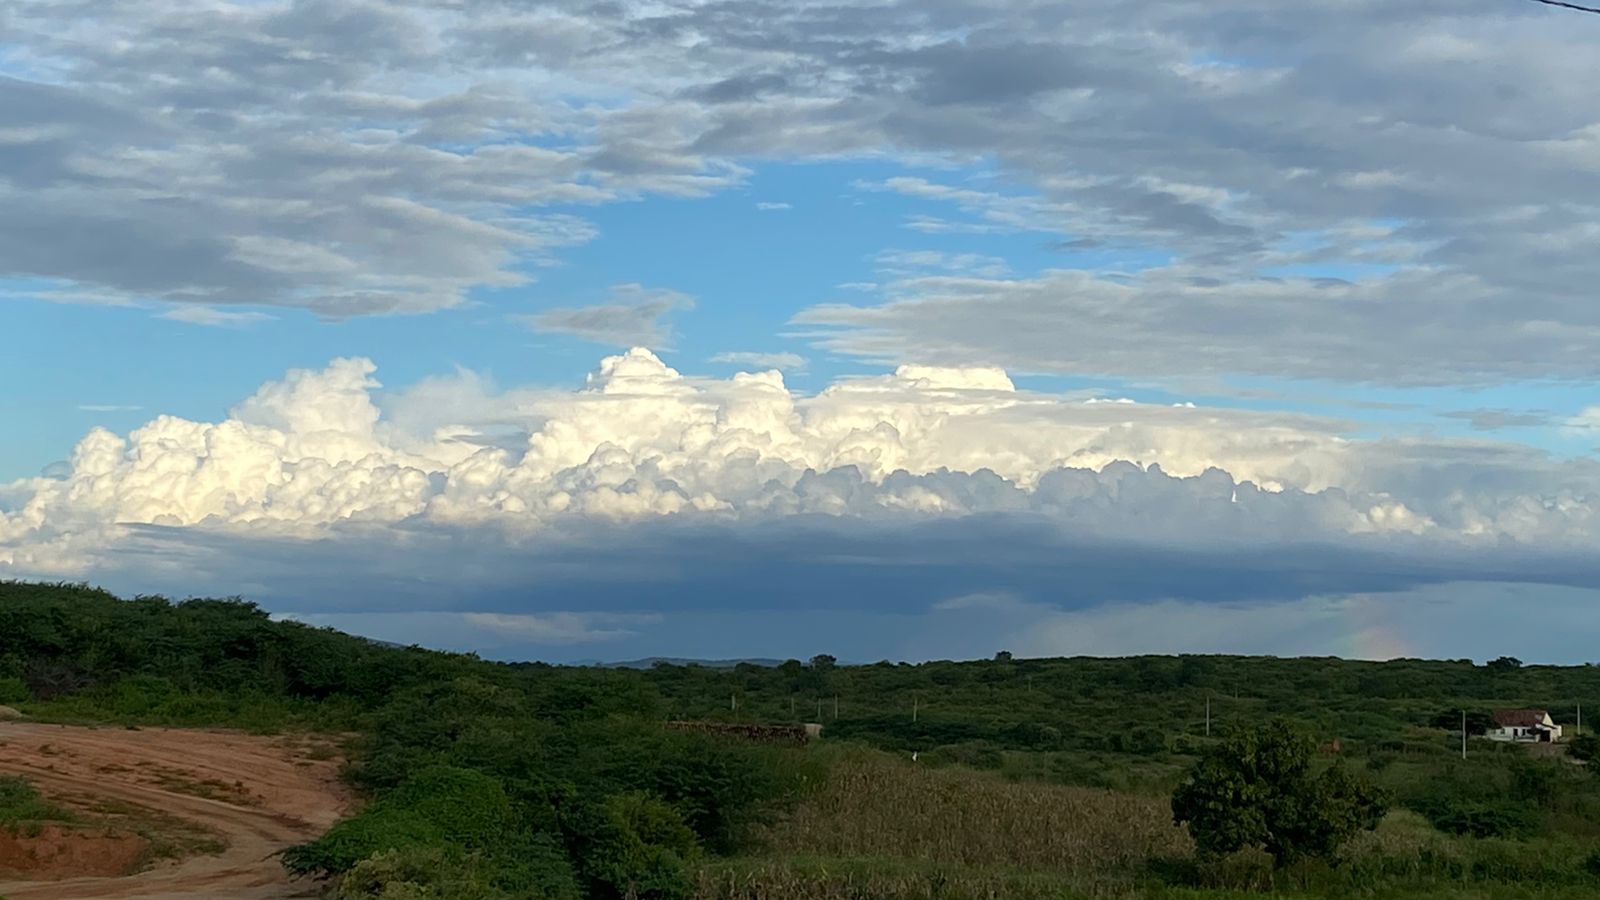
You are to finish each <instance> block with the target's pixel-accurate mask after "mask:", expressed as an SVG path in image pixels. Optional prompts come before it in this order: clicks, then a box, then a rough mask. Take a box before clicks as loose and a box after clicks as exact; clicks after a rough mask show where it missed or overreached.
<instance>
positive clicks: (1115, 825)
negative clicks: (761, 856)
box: [760, 752, 1193, 872]
mask: <svg viewBox="0 0 1600 900" xmlns="http://www.w3.org/2000/svg"><path fill="white" fill-rule="evenodd" d="M760 837H761V839H762V841H763V842H764V843H765V844H766V845H767V846H768V847H769V848H770V850H771V851H773V852H775V853H782V854H784V855H798V856H811V857H836V858H841V857H857V858H859V857H878V858H899V859H918V860H933V861H938V862H940V863H944V864H955V865H968V866H1011V867H1017V868H1022V869H1055V870H1060V869H1067V870H1073V871H1079V872H1087V871H1097V872H1106V871H1120V872H1137V871H1142V870H1143V869H1144V868H1145V866H1146V864H1147V863H1148V862H1150V861H1151V860H1152V859H1159V858H1172V857H1186V856H1189V855H1190V854H1191V853H1192V852H1193V845H1192V843H1191V842H1190V840H1189V836H1188V833H1187V832H1186V831H1184V830H1183V829H1182V828H1179V827H1177V826H1175V825H1173V823H1172V811H1171V809H1170V808H1169V807H1168V805H1167V802H1166V800H1164V799H1162V798H1157V797H1145V796H1138V795H1133V794H1124V793H1117V792H1114V791H1108V790H1101V789H1097V788H1081V787H1068V786H1063V785H1050V784H1038V783H1013V782H1008V781H1005V780H1003V779H1000V778H997V777H995V776H992V775H988V774H985V773H980V772H973V771H968V770H962V769H953V768H941V769H932V768H927V767H924V766H918V765H916V764H915V763H911V762H909V761H901V760H897V759H894V758H892V757H888V756H885V755H883V754H877V753H867V752H862V753H852V754H849V755H847V756H846V757H845V758H843V759H841V760H840V761H839V763H838V764H837V765H836V766H835V769H834V772H833V774H832V776H831V777H830V778H829V779H828V782H827V783H826V785H824V786H823V787H822V788H820V789H819V790H818V792H817V793H816V794H815V795H814V796H812V797H810V798H808V799H807V800H806V801H805V802H803V803H802V804H801V805H800V806H799V807H797V808H796V809H795V810H794V811H793V812H792V813H791V814H789V815H788V816H786V817H785V818H784V819H783V820H781V821H780V822H778V823H776V824H774V825H772V826H770V827H768V828H766V829H765V830H764V831H763V833H762V834H761V835H760Z"/></svg>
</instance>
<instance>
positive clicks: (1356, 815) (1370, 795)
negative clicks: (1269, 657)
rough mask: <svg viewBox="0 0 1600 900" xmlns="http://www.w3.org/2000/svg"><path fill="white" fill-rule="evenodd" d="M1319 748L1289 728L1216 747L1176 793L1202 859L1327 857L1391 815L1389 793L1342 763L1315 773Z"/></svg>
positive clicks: (1271, 726)
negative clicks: (1251, 852)
mask: <svg viewBox="0 0 1600 900" xmlns="http://www.w3.org/2000/svg"><path fill="white" fill-rule="evenodd" d="M1313 752H1314V744H1313V742H1312V740H1311V739H1310V738H1308V737H1307V736H1305V735H1304V734H1301V733H1300V732H1298V731H1296V730H1295V729H1294V728H1293V727H1292V726H1291V725H1289V724H1288V723H1287V722H1283V721H1276V722H1271V723H1268V724H1266V725H1263V726H1261V727H1259V728H1255V729H1242V730H1237V731H1234V732H1233V733H1231V734H1230V735H1228V737H1227V738H1226V739H1224V740H1223V741H1222V742H1221V743H1220V744H1218V745H1217V746H1215V747H1212V748H1211V749H1209V750H1208V751H1207V752H1206V753H1205V755H1203V756H1202V757H1201V758H1200V760H1199V761H1198V762H1197V763H1196V764H1195V766H1194V768H1193V769H1192V770H1191V771H1190V773H1189V776H1188V778H1187V779H1186V780H1185V781H1184V782H1183V783H1182V784H1181V785H1179V787H1178V789H1177V791H1176V792H1175V793H1174V794H1173V795H1172V816H1173V819H1174V821H1176V822H1178V823H1179V824H1187V825H1188V826H1189V831H1190V833H1191V834H1192V835H1193V836H1194V841H1195V845H1196V846H1197V847H1198V848H1199V849H1200V851H1201V852H1202V853H1205V854H1208V855H1221V854H1225V853H1232V852H1233V851H1236V850H1241V849H1244V848H1246V847H1259V848H1261V849H1263V850H1265V851H1266V852H1267V853H1269V854H1271V855H1272V858H1273V859H1274V860H1275V861H1276V862H1277V864H1278V865H1283V864H1285V863H1287V862H1290V861H1292V860H1295V859H1299V858H1304V857H1325V856H1329V855H1331V854H1332V853H1333V851H1334V850H1335V849H1337V848H1338V846H1339V845H1340V844H1342V843H1344V842H1345V841H1346V840H1348V839H1349V838H1351V837H1352V836H1354V835H1355V834H1356V833H1357V832H1359V831H1362V830H1370V829H1373V828H1376V827H1377V825H1378V821H1379V820H1380V819H1382V818H1383V815H1384V813H1385V811H1386V809H1387V805H1386V800H1385V798H1384V797H1383V796H1382V794H1381V793H1380V792H1379V791H1378V790H1377V789H1376V788H1374V787H1373V786H1372V785H1371V784H1369V783H1368V782H1366V781H1364V780H1362V779H1360V778H1357V777H1356V776H1354V775H1352V774H1350V772H1349V771H1347V770H1346V769H1345V768H1344V766H1343V765H1342V764H1335V765H1334V766H1333V767H1332V768H1329V769H1326V770H1324V771H1323V772H1321V773H1320V774H1318V773H1316V772H1315V771H1314V769H1313V765H1312V761H1313Z"/></svg>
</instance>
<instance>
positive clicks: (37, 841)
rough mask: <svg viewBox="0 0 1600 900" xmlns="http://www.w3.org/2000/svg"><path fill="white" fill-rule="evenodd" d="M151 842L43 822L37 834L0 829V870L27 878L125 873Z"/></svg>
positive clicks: (132, 836) (123, 832)
mask: <svg viewBox="0 0 1600 900" xmlns="http://www.w3.org/2000/svg"><path fill="white" fill-rule="evenodd" d="M149 847H150V842H149V841H147V840H145V839H144V838H142V837H140V836H138V835H137V834H130V833H128V832H125V831H121V832H119V831H112V830H109V829H103V828H102V829H92V830H88V829H78V828H64V827H62V826H60V825H46V826H44V827H42V828H40V829H39V830H38V832H37V833H33V834H30V833H11V832H6V831H0V873H10V874H12V875H14V876H24V875H26V876H27V877H29V878H36V879H39V878H66V877H68V876H71V875H126V874H128V873H129V872H132V871H133V870H134V869H136V868H138V866H139V862H140V860H141V859H142V858H143V857H144V852H145V851H146V850H147V849H149Z"/></svg>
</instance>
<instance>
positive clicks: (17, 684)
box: [0, 676, 33, 706]
mask: <svg viewBox="0 0 1600 900" xmlns="http://www.w3.org/2000/svg"><path fill="white" fill-rule="evenodd" d="M31 699H33V696H32V695H31V694H29V693H28V685H27V684H25V683H24V682H23V680H22V679H21V678H17V677H15V676H8V677H5V678H0V703H4V704H6V705H8V706H9V705H10V704H13V703H26V702H27V701H29V700H31Z"/></svg>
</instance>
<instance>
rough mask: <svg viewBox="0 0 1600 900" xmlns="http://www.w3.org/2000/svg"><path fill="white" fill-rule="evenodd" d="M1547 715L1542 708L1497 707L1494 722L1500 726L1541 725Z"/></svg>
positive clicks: (1523, 726)
mask: <svg viewBox="0 0 1600 900" xmlns="http://www.w3.org/2000/svg"><path fill="white" fill-rule="evenodd" d="M1547 715H1549V713H1548V712H1546V711H1545V710H1542V709H1497V710H1495V711H1494V724H1496V725H1498V726H1500V727H1501V728H1532V727H1533V726H1535V725H1543V724H1544V717H1545V716H1547Z"/></svg>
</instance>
